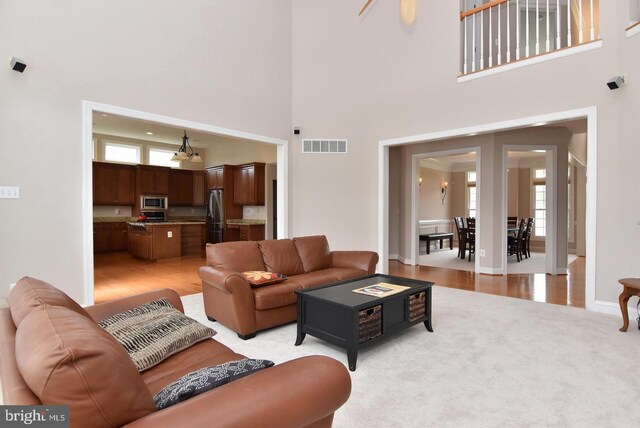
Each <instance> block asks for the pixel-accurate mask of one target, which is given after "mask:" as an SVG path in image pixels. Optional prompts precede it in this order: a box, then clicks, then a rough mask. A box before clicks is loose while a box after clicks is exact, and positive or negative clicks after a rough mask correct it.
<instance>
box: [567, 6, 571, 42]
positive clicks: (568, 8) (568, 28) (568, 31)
mask: <svg viewBox="0 0 640 428" xmlns="http://www.w3.org/2000/svg"><path fill="white" fill-rule="evenodd" d="M569 46H571V0H567V47H569Z"/></svg>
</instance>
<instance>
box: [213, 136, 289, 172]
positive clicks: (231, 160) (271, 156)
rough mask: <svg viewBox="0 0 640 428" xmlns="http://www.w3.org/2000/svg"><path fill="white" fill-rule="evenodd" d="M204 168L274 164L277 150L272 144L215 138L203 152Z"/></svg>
mask: <svg viewBox="0 0 640 428" xmlns="http://www.w3.org/2000/svg"><path fill="white" fill-rule="evenodd" d="M205 155H206V159H205V166H206V167H210V166H216V165H223V164H228V165H240V164H243V163H250V162H264V163H274V162H276V155H277V149H276V146H275V145H273V144H266V143H256V142H253V141H247V140H238V139H227V138H217V139H216V140H215V142H214V143H213V144H211V146H210V147H207V149H206V150H205Z"/></svg>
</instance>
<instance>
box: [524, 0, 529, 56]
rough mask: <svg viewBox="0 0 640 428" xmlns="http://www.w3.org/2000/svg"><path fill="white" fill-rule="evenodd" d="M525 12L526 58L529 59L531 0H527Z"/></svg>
mask: <svg viewBox="0 0 640 428" xmlns="http://www.w3.org/2000/svg"><path fill="white" fill-rule="evenodd" d="M524 6H525V7H524V10H525V15H524V17H525V19H526V21H525V35H524V40H525V47H524V56H525V57H527V58H529V0H526V2H525V4H524Z"/></svg>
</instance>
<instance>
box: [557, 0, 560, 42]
mask: <svg viewBox="0 0 640 428" xmlns="http://www.w3.org/2000/svg"><path fill="white" fill-rule="evenodd" d="M556 49H560V0H556Z"/></svg>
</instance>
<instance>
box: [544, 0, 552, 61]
mask: <svg viewBox="0 0 640 428" xmlns="http://www.w3.org/2000/svg"><path fill="white" fill-rule="evenodd" d="M550 50H551V42H550V41H549V0H547V50H546V51H545V52H549V51H550Z"/></svg>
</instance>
